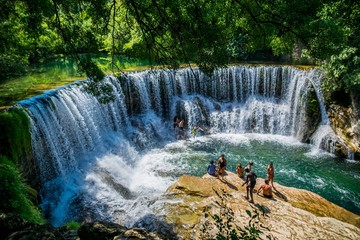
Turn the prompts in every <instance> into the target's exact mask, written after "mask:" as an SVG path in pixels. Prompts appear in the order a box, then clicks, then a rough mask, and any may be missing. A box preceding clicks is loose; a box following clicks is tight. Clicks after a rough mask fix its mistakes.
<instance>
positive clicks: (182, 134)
mask: <svg viewBox="0 0 360 240" xmlns="http://www.w3.org/2000/svg"><path fill="white" fill-rule="evenodd" d="M178 125H179V136H180V138H182V139H183V138H185V132H184V119H181V120H180V121H179V124H178Z"/></svg>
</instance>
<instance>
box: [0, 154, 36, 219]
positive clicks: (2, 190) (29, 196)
mask: <svg viewBox="0 0 360 240" xmlns="http://www.w3.org/2000/svg"><path fill="white" fill-rule="evenodd" d="M0 181H1V185H0V212H4V213H17V214H19V215H20V217H22V218H24V219H26V220H28V221H31V222H35V223H43V219H42V217H41V213H40V211H39V209H38V208H37V207H36V206H35V205H34V203H33V202H35V201H36V195H37V193H36V191H35V190H34V189H32V188H30V187H29V186H28V185H26V184H25V183H24V182H23V180H22V177H21V175H20V173H19V171H18V170H17V168H16V166H15V164H14V163H13V162H12V161H10V160H9V159H7V158H6V157H2V156H0Z"/></svg>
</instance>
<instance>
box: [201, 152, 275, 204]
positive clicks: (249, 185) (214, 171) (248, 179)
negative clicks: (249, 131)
mask: <svg viewBox="0 0 360 240" xmlns="http://www.w3.org/2000/svg"><path fill="white" fill-rule="evenodd" d="M253 165H254V163H253V162H251V161H250V162H249V163H248V165H247V166H246V167H243V166H242V165H241V163H239V164H238V165H237V166H236V174H237V175H238V176H239V178H241V179H244V180H245V182H244V183H243V184H242V186H244V185H245V184H246V198H247V199H249V195H250V202H252V203H253V202H254V198H253V191H254V188H255V185H256V178H257V175H256V174H255V172H254V171H253V170H252V169H251V168H252V167H253ZM225 170H226V159H225V155H224V154H222V155H221V156H220V158H219V159H218V166H216V162H215V161H214V160H212V161H211V162H210V164H209V166H208V169H207V172H208V173H209V174H210V175H212V176H216V177H217V178H219V177H220V176H221V177H223V175H224V172H225ZM274 173H275V169H274V164H273V162H272V161H270V163H269V165H268V166H267V178H266V179H265V182H264V184H261V185H260V187H259V189H258V190H257V194H260V192H261V191H262V194H263V196H264V197H266V198H272V189H273V188H274ZM270 184H271V185H270Z"/></svg>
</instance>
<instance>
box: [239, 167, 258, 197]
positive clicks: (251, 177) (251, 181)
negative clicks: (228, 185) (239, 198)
mask: <svg viewBox="0 0 360 240" xmlns="http://www.w3.org/2000/svg"><path fill="white" fill-rule="evenodd" d="M245 172H246V181H245V182H244V183H243V184H242V185H241V186H244V185H245V184H247V186H246V199H249V193H250V198H251V200H250V202H251V203H254V198H253V190H254V187H255V185H256V178H257V176H256V174H255V173H254V172H253V171H250V170H249V169H248V168H245Z"/></svg>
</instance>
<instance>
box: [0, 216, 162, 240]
mask: <svg viewBox="0 0 360 240" xmlns="http://www.w3.org/2000/svg"><path fill="white" fill-rule="evenodd" d="M0 226H1V228H0V239H6V240H109V239H111V240H117V239H118V240H120V239H152V240H161V239H168V238H167V236H161V237H160V236H158V235H157V234H156V233H153V232H148V231H147V230H145V229H143V228H132V229H128V228H126V227H123V226H120V225H118V224H115V223H109V222H91V223H83V224H82V225H81V227H80V228H79V229H78V230H72V229H70V228H68V227H61V228H54V227H52V226H51V225H49V224H42V225H40V224H34V223H30V222H27V221H24V220H22V219H21V218H20V217H18V216H17V215H6V214H0Z"/></svg>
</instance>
